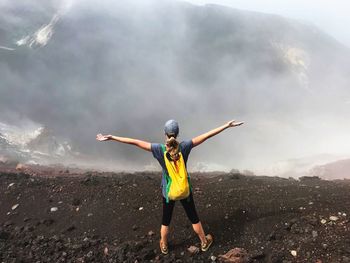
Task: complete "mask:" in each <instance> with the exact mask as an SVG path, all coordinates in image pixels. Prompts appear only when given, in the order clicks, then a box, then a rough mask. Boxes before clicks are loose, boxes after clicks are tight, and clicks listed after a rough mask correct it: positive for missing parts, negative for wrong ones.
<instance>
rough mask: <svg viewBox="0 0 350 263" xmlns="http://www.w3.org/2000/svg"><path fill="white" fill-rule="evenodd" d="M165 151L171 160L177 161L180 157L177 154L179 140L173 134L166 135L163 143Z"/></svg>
mask: <svg viewBox="0 0 350 263" xmlns="http://www.w3.org/2000/svg"><path fill="white" fill-rule="evenodd" d="M165 147H166V151H167V152H168V153H169V154H170V157H171V159H172V160H173V161H177V160H178V159H179V157H180V155H179V142H178V141H177V140H176V138H175V137H174V136H171V137H168V136H167V140H166V143H165Z"/></svg>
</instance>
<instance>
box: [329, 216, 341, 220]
mask: <svg viewBox="0 0 350 263" xmlns="http://www.w3.org/2000/svg"><path fill="white" fill-rule="evenodd" d="M329 220H331V221H338V220H339V217H337V216H330V217H329Z"/></svg>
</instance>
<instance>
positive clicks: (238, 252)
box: [219, 248, 249, 263]
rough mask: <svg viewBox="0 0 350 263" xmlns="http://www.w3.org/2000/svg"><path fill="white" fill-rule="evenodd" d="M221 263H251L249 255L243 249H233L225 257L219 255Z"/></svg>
mask: <svg viewBox="0 0 350 263" xmlns="http://www.w3.org/2000/svg"><path fill="white" fill-rule="evenodd" d="M219 261H220V262H227V263H247V262H249V257H248V253H247V251H246V250H245V249H243V248H233V249H231V250H230V251H228V252H227V253H226V254H224V255H219Z"/></svg>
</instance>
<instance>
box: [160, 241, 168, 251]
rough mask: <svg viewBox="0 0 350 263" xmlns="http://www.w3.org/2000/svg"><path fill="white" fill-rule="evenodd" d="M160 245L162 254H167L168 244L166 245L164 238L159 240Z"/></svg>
mask: <svg viewBox="0 0 350 263" xmlns="http://www.w3.org/2000/svg"><path fill="white" fill-rule="evenodd" d="M159 247H160V251H161V252H162V254H164V255H167V254H168V253H169V250H168V246H167V245H165V244H164V243H163V242H162V240H160V241H159Z"/></svg>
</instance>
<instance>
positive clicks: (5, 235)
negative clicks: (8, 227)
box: [0, 229, 10, 240]
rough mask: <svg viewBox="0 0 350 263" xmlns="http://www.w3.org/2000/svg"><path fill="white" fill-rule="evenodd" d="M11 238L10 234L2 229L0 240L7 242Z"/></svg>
mask: <svg viewBox="0 0 350 263" xmlns="http://www.w3.org/2000/svg"><path fill="white" fill-rule="evenodd" d="M9 237H10V233H8V232H6V231H4V230H2V229H0V239H2V240H6V239H8V238H9Z"/></svg>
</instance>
